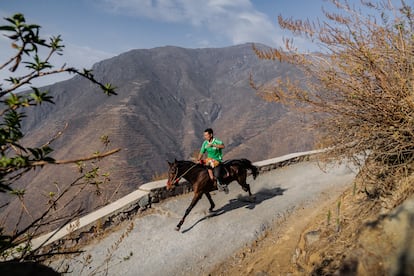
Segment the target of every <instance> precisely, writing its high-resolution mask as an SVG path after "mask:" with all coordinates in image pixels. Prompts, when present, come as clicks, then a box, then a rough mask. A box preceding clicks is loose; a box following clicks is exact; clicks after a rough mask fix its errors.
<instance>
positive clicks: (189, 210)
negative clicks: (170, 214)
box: [175, 193, 203, 231]
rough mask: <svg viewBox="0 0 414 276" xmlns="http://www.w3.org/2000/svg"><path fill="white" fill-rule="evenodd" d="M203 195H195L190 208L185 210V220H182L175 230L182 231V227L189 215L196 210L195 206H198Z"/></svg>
mask: <svg viewBox="0 0 414 276" xmlns="http://www.w3.org/2000/svg"><path fill="white" fill-rule="evenodd" d="M202 195H203V194H202V193H195V194H194V197H193V200H191V203H190V206H188V208H187V210H185V214H184V216H183V218H182V219H181V220H180V222H179V223H178V224H177V226H176V227H175V230H177V231H178V230H180V228H181V225H183V223H184V220H185V218H186V217H187V216H188V214H189V213H190V212H191V210H192V209H193V208H194V206H195V205H196V204H197V202H198V201H199V200H200V198H201V196H202Z"/></svg>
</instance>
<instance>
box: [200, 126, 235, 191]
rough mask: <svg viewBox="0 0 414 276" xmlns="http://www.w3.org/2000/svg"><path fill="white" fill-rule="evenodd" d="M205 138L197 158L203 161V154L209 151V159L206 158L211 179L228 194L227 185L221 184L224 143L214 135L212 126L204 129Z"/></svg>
mask: <svg viewBox="0 0 414 276" xmlns="http://www.w3.org/2000/svg"><path fill="white" fill-rule="evenodd" d="M204 139H205V141H204V142H203V144H202V145H201V149H200V153H199V154H198V158H197V160H198V161H199V162H201V158H202V157H203V154H204V153H205V152H207V159H206V160H205V164H206V165H207V166H208V174H209V175H210V178H211V180H213V181H214V183H215V184H216V183H217V188H218V190H219V191H224V192H225V193H226V194H227V193H228V192H229V189H228V188H227V185H222V184H221V166H220V163H221V161H222V160H223V153H222V149H224V143H223V142H222V141H220V140H219V139H217V138H215V137H214V135H213V130H212V129H211V128H207V129H206V130H204ZM213 169H214V176H213Z"/></svg>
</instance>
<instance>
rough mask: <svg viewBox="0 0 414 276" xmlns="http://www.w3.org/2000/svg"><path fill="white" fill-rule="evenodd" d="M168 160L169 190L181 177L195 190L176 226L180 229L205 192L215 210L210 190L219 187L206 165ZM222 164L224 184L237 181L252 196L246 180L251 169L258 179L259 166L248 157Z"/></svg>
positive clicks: (210, 209) (212, 208)
mask: <svg viewBox="0 0 414 276" xmlns="http://www.w3.org/2000/svg"><path fill="white" fill-rule="evenodd" d="M167 162H168V165H169V170H168V180H167V190H171V189H172V188H173V186H174V185H175V184H177V183H178V181H179V180H180V179H181V178H184V179H185V180H187V181H188V182H190V183H191V184H192V187H193V192H194V196H193V199H192V200H191V203H190V206H188V208H187V209H186V210H185V214H184V216H183V218H182V219H181V220H180V222H179V223H178V224H177V226H176V228H175V230H177V231H179V230H180V228H181V226H182V225H183V223H184V220H185V218H186V217H187V216H188V214H189V213H190V212H191V210H192V209H193V208H194V206H195V205H196V204H197V202H198V201H199V200H200V198H201V197H202V196H203V194H204V195H206V197H207V199H208V201H209V202H210V208H209V211H210V212H213V210H214V207H215V204H214V201H213V199H212V198H211V195H210V192H211V191H214V190H217V187H216V186H215V185H214V181H213V180H212V179H211V178H210V176H209V174H208V171H207V167H206V166H204V165H202V164H199V163H194V162H192V161H186V160H181V161H177V160H174V162H172V163H171V162H169V161H167ZM220 166H223V169H222V171H223V172H224V174H225V175H223V176H222V177H221V180H222V181H221V182H222V184H225V185H228V184H230V183H231V182H232V181H237V182H238V183H239V184H240V186H241V187H242V189H243V190H244V191H245V192H248V193H249V197H250V198H251V197H252V193H251V191H250V185H249V184H247V182H246V178H247V172H248V171H250V172H251V174H252V176H253V179H256V177H257V175H258V174H259V170H258V168H257V167H256V166H254V165H253V164H252V162H250V160H248V159H233V160H227V161H225V162H223V163H221V165H220Z"/></svg>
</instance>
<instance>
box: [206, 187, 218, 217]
mask: <svg viewBox="0 0 414 276" xmlns="http://www.w3.org/2000/svg"><path fill="white" fill-rule="evenodd" d="M204 194H205V195H206V197H207V199H208V201H209V202H210V209H208V210H209V211H210V212H212V211H213V209H214V207H216V204H214V201H213V199H212V198H211V195H210V193H209V192H207V193H204Z"/></svg>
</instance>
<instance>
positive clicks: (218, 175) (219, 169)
mask: <svg viewBox="0 0 414 276" xmlns="http://www.w3.org/2000/svg"><path fill="white" fill-rule="evenodd" d="M213 175H214V177H215V178H216V179H217V180H218V181H219V182H220V183H221V182H222V181H221V177H222V175H223V168H222V166H221V164H220V165H218V166H217V167H215V168H214V169H213Z"/></svg>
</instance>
